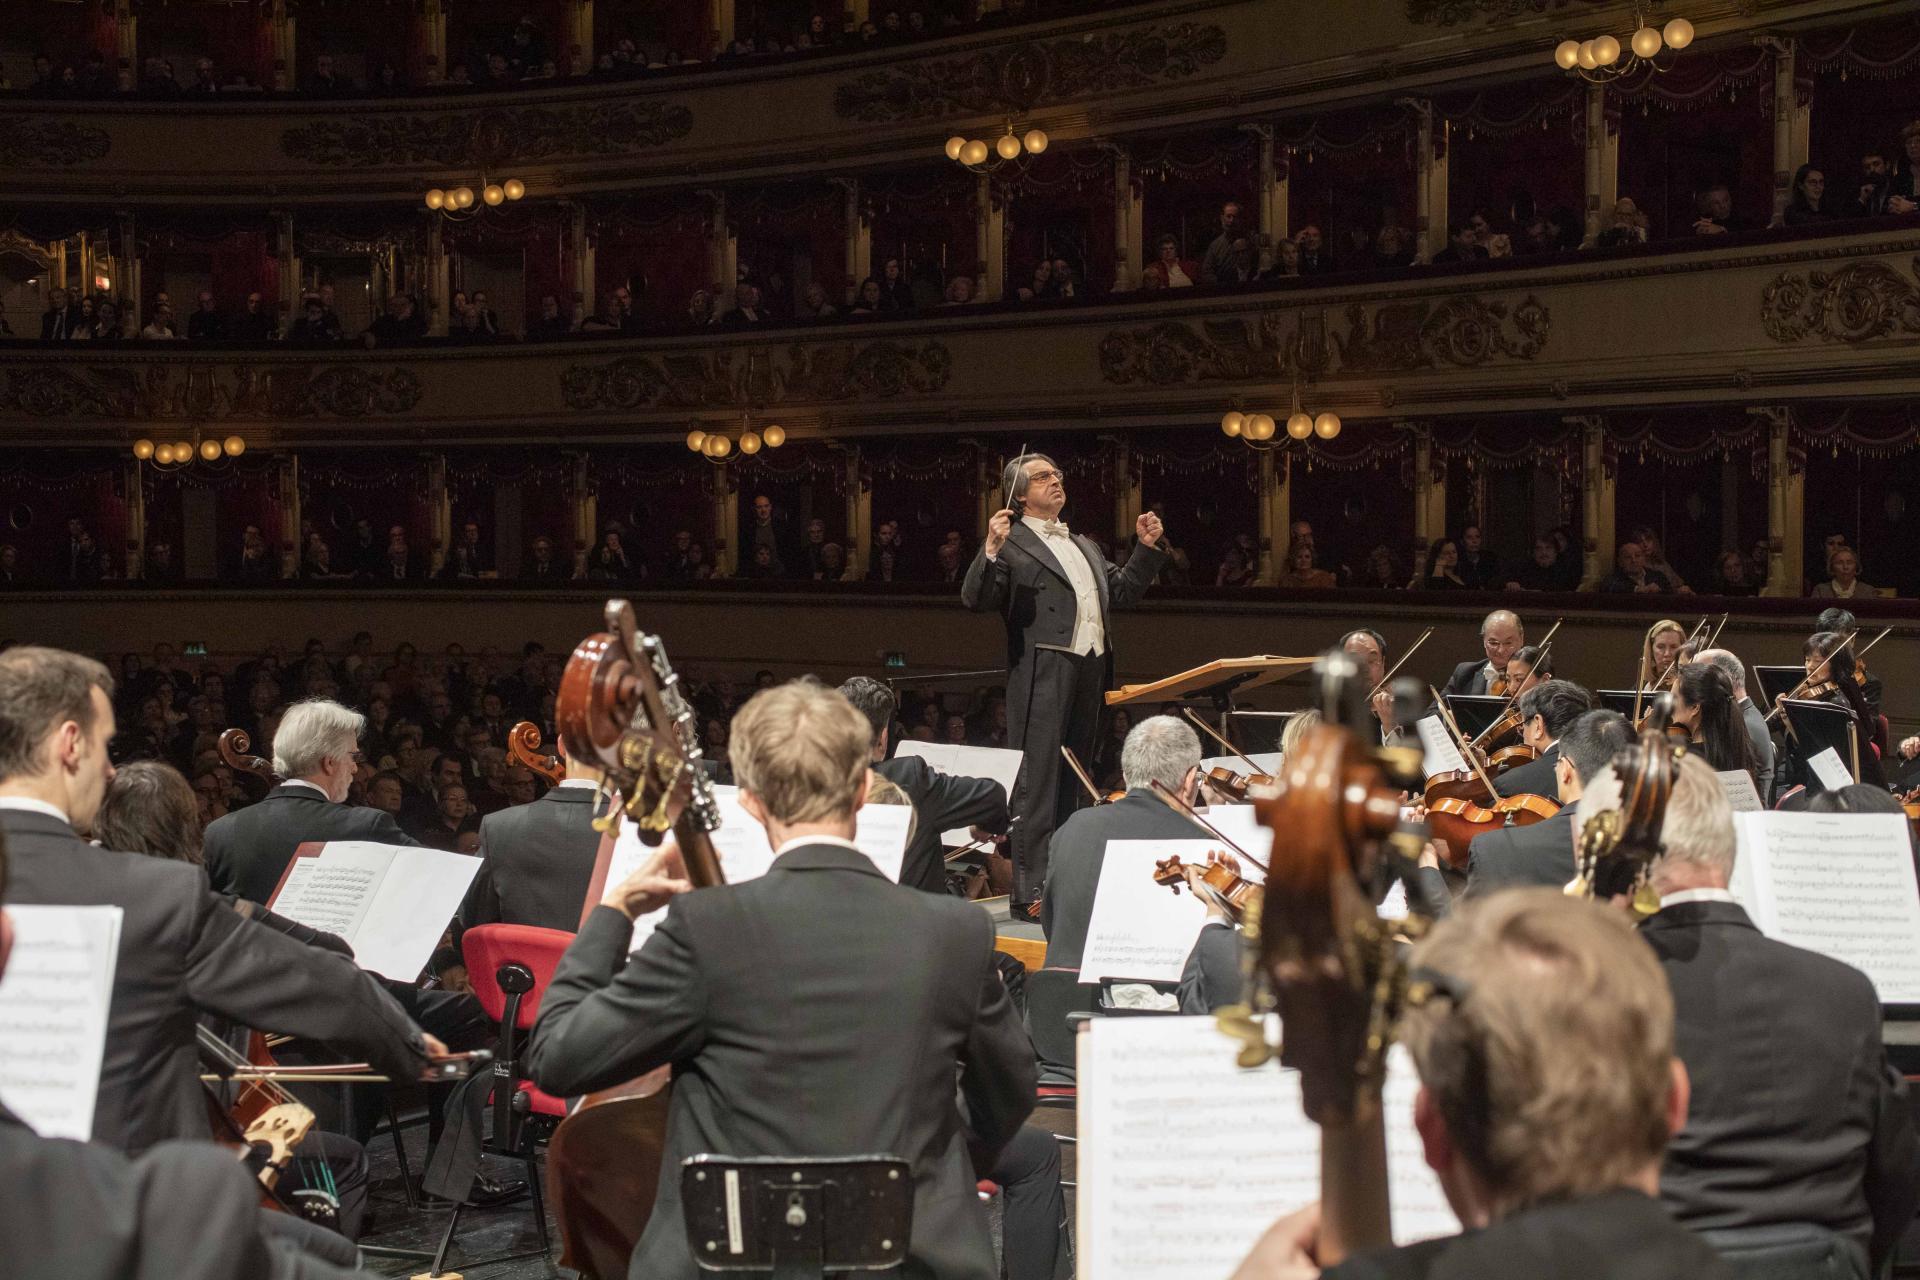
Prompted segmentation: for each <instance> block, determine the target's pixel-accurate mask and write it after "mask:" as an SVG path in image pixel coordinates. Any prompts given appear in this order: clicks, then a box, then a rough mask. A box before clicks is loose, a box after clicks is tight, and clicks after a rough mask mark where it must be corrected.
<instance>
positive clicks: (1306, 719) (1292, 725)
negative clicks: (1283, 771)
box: [1280, 707, 1320, 759]
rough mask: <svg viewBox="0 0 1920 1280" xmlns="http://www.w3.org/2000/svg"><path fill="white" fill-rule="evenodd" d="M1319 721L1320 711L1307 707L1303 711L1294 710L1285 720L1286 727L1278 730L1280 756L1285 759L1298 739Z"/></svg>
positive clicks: (1291, 752) (1290, 753)
mask: <svg viewBox="0 0 1920 1280" xmlns="http://www.w3.org/2000/svg"><path fill="white" fill-rule="evenodd" d="M1319 723H1320V713H1319V712H1318V711H1315V710H1313V709H1312V708H1311V707H1309V708H1308V709H1307V710H1305V711H1296V712H1294V713H1293V715H1292V716H1291V717H1289V718H1288V720H1287V727H1286V728H1284V729H1282V730H1281V731H1280V756H1281V758H1282V759H1285V758H1286V757H1287V756H1290V755H1292V754H1293V749H1294V747H1296V746H1298V745H1299V743H1300V739H1302V738H1304V737H1306V736H1307V730H1309V729H1311V728H1313V726H1315V725H1317V724H1319Z"/></svg>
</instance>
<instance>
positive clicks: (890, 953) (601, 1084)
mask: <svg viewBox="0 0 1920 1280" xmlns="http://www.w3.org/2000/svg"><path fill="white" fill-rule="evenodd" d="M630 934H631V930H630V929H629V927H628V924H627V919H626V917H625V916H623V915H621V914H620V913H619V912H617V911H615V910H613V909H612V908H611V907H605V906H601V907H596V908H594V911H593V914H592V915H591V916H590V917H588V919H587V921H586V923H585V925H583V926H582V928H581V930H580V934H579V937H577V938H576V939H575V940H574V943H573V946H571V947H570V948H568V950H567V954H566V956H565V957H564V958H563V959H562V960H561V962H560V968H559V970H558V972H557V973H555V975H554V979H553V984H552V986H550V987H549V988H548V990H547V994H546V997H545V999H544V1000H543V1001H542V1002H541V1006H540V1020H539V1022H538V1024H537V1025H536V1026H535V1027H534V1033H533V1042H532V1048H531V1052H530V1055H529V1064H530V1066H531V1068H532V1073H533V1078H534V1079H535V1080H536V1081H537V1082H538V1083H539V1085H540V1087H541V1088H542V1089H545V1090H547V1091H549V1092H551V1093H556V1094H562V1095H569V1096H570V1095H575V1094H581V1093H586V1092H589V1091H591V1090H594V1089H601V1088H606V1087H608V1086H610V1085H614V1084H618V1083H619V1082H621V1081H623V1080H629V1079H632V1078H633V1077H634V1076H636V1075H639V1074H641V1073H642V1072H645V1071H648V1070H651V1069H653V1068H655V1067H658V1066H662V1065H666V1064H671V1065H672V1066H673V1094H672V1101H671V1103H670V1113H669V1117H668V1121H667V1152H666V1158H665V1161H664V1164H665V1168H666V1170H667V1176H665V1177H663V1178H662V1179H661V1180H660V1191H659V1195H658V1196H657V1197H656V1199H655V1201H654V1210H653V1216H652V1218H651V1219H650V1220H649V1222H648V1223H647V1229H646V1233H645V1234H644V1235H643V1236H642V1237H641V1239H640V1245H639V1247H638V1248H637V1249H635V1250H634V1254H633V1261H632V1264H631V1266H630V1268H629V1275H631V1276H633V1277H635V1280H639V1278H640V1277H646V1278H647V1280H658V1278H660V1277H684V1278H687V1280H691V1277H693V1276H695V1275H696V1267H695V1264H694V1260H693V1256H692V1254H691V1253H690V1252H689V1250H688V1246H687V1229H686V1224H685V1223H684V1222H683V1221H682V1220H681V1207H680V1179H679V1177H678V1176H677V1170H678V1169H679V1167H680V1162H681V1161H682V1160H684V1159H685V1158H686V1157H688V1156H691V1155H695V1154H698V1153H702V1152H718V1153H724V1154H728V1155H734V1156H833V1155H841V1156H844V1155H854V1154H861V1153H869V1152H887V1153H891V1154H894V1155H898V1156H901V1157H903V1158H905V1159H906V1160H908V1161H909V1162H911V1164H912V1167H913V1178H914V1184H915V1190H914V1205H913V1241H912V1244H911V1245H910V1246H909V1251H908V1263H907V1274H909V1275H930V1276H941V1277H958V1278H961V1280H992V1278H993V1277H994V1276H995V1275H996V1274H997V1268H996V1267H995V1265H994V1262H993V1258H992V1254H991V1249H990V1247H989V1242H988V1235H987V1221H986V1216H985V1214H984V1212H983V1211H982V1209H981V1207H980V1202H979V1198H978V1197H977V1196H976V1195H975V1194H974V1172H973V1165H972V1163H971V1162H970V1160H969V1158H968V1146H967V1135H966V1134H965V1132H964V1131H963V1128H962V1124H961V1118H960V1113H959V1111H958V1109H957V1106H956V1098H955V1090H954V1077H955V1071H956V1068H957V1069H958V1070H959V1073H960V1080H961V1086H962V1092H963V1093H964V1094H965V1097H966V1101H967V1104H968V1113H969V1115H970V1118H971V1124H972V1128H973V1132H974V1136H975V1137H976V1138H977V1139H978V1141H979V1143H980V1144H981V1146H983V1147H985V1148H987V1149H991V1150H997V1149H998V1148H999V1147H1001V1146H1002V1145H1004V1144H1005V1143H1006V1142H1007V1140H1008V1139H1009V1138H1011V1137H1012V1136H1013V1134H1014V1133H1015V1132H1016V1131H1017V1130H1018V1129H1019V1127H1020V1124H1021V1122H1022V1121H1023V1120H1024V1119H1025V1118H1026V1116H1027V1113H1028V1112H1029V1111H1030V1110H1032V1107H1033V1090H1034V1066H1033V1046H1032V1044H1031V1043H1030V1042H1029V1041H1028V1039H1027V1034H1026V1031H1025V1030H1024V1029H1023V1028H1022V1027H1021V1025H1020V1018H1019V1015H1018V1014H1017V1013H1016V1012H1015V1011H1014V1008H1013V1004H1012V1001H1010V1000H1009V999H1008V997H1007V992H1006V988H1005V986H1004V985H1003V984H1002V983H1001V981H1000V976H999V973H998V972H997V970H996V969H995V967H994V960H993V925H992V922H991V921H990V920H989V919H988V918H987V916H986V913H985V912H983V911H981V910H980V908H978V907H976V906H974V905H973V904H972V903H968V902H961V901H958V900H956V899H951V898H944V897H936V896H934V895H933V894H929V893H921V892H918V891H917V890H913V889H907V888H903V887H901V886H899V885H896V884H894V883H893V882H892V881H890V880H888V879H887V878H886V876H884V875H882V874H881V873H880V872H879V871H878V870H877V869H876V868H875V867H874V865H873V863H872V862H871V861H870V860H869V859H868V858H867V857H866V856H865V855H864V854H861V853H859V852H857V851H855V850H853V849H849V848H846V847H844V846H842V845H834V844H815V845H806V846H802V847H800V848H796V849H792V850H789V851H788V852H786V853H783V854H781V855H780V856H779V858H778V859H776V860H775V862H774V865H773V869H772V870H771V871H769V872H768V873H767V874H766V875H765V876H762V877H761V878H759V879H758V880H750V881H747V882H746V883H744V884H737V885H724V886H720V887H716V888H711V889H701V890H697V891H695V892H693V893H688V894H685V895H682V896H681V897H678V898H675V899H674V900H673V903H672V905H671V906H670V907H669V908H668V909H667V912H666V916H665V918H664V919H663V920H662V921H661V923H660V927H659V928H658V929H657V930H656V931H655V932H654V934H653V936H652V937H651V938H649V939H648V940H647V943H646V945H645V946H643V947H642V948H641V949H640V951H639V952H638V953H637V954H636V955H634V957H633V958H632V959H631V960H629V959H628V957H627V945H628V939H629V937H630ZM982 1167H983V1168H984V1167H986V1166H985V1165H983V1166H982Z"/></svg>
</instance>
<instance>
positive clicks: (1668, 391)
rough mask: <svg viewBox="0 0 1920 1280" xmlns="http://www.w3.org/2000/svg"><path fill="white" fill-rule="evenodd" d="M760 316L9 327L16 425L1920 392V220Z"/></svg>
mask: <svg viewBox="0 0 1920 1280" xmlns="http://www.w3.org/2000/svg"><path fill="white" fill-rule="evenodd" d="M1135 299H1136V300H1134V301H1130V302H1112V303H1105V304H1098V305H1091V304H1090V305H1080V306H1071V305H1068V306H1028V307H990V308H982V309H977V310H976V309H957V310H954V311H951V312H946V311H936V312H930V313H923V314H921V315H919V316H918V317H916V318H912V319H905V320H899V321H887V322H878V323H866V322H863V321H861V320H858V319H856V320H851V321H843V322H839V323H823V324H817V325H806V326H795V327H790V328H783V329H772V330H763V331H753V332H744V333H743V332H739V331H735V330H705V331H698V332H691V333H687V334H684V335H680V336H665V337H659V338H643V339H614V340H593V341H589V340H573V341H566V342H557V343H524V344H523V343H513V342H508V343H502V344H498V345H491V346H482V347H444V346H438V347H436V346H430V345H429V346H420V347H406V348H396V349H384V350H366V349H362V348H357V347H345V348H338V349H325V350H317V351H316V350H302V349H295V348H291V347H287V346H284V345H280V346H261V347H252V348H247V347H233V348H202V347H196V346H189V345H187V344H175V343H159V342H132V343H126V344H114V345H111V346H109V345H106V344H100V345H90V344H85V343H78V344H63V345H60V346H53V347H50V346H42V345H39V344H35V343H24V342H22V343H7V344H0V438H4V439H5V440H6V441H7V442H9V443H11V444H20V445H66V446H72V445H89V444H98V445H102V446H105V445H123V444H125V443H126V442H129V441H131V440H133V439H136V438H138V437H140V436H143V435H145V436H153V435H154V433H155V432H156V431H158V432H161V433H162V434H164V432H165V430H166V429H168V428H169V427H171V426H178V427H186V428H195V429H198V428H206V429H214V428H217V429H218V431H219V432H220V433H221V434H222V435H225V434H238V435H241V436H243V437H245V438H246V439H247V440H248V442H249V443H250V444H251V445H255V446H260V447H314V446H329V445H333V446H339V445H356V444H372V443H381V442H386V443H402V442H416V441H418V442H432V443H434V444H436V445H453V444H458V443H461V442H477V441H489V440H491V441H503V440H525V441H551V442H554V443H555V444H556V445H558V444H563V443H566V442H569V441H575V442H586V441H594V440H605V441H632V440H666V439H672V438H676V437H678V436H680V435H682V434H684V433H685V432H686V431H687V430H688V428H689V425H690V424H692V423H696V422H700V423H707V424H713V423H722V424H728V425H737V424H738V422H739V420H740V417H741V415H742V414H745V413H752V414H754V415H755V416H756V417H758V418H759V419H760V420H761V421H769V420H773V419H776V418H777V420H778V421H779V422H780V423H781V424H782V425H784V426H785V427H786V428H787V430H788V432H789V434H791V435H793V436H795V437H796V438H800V437H806V436H821V435H831V436H850V437H851V436H863V435H865V436H896V435H907V434H937V433H949V434H951V433H954V432H957V431H969V430H992V429H1001V430H1007V431H1013V432H1019V431H1025V430H1034V431H1046V430H1071V429H1077V428H1089V429H1099V428H1107V429H1111V428H1113V427H1115V426H1124V425H1143V426H1163V427H1164V426H1178V425H1191V426H1193V427H1195V428H1205V429H1209V430H1217V429H1218V423H1219V420H1220V417H1221V415H1222V414H1223V413H1224V412H1226V411H1227V410H1228V409H1230V408H1245V409H1246V410H1248V411H1250V412H1251V411H1254V410H1264V411H1266V412H1270V413H1273V412H1277V413H1278V414H1279V416H1282V417H1283V418H1284V414H1285V410H1286V407H1287V406H1288V404H1289V400H1290V397H1291V395H1292V390H1293V388H1294V386H1295V385H1296V384H1297V385H1299V387H1300V388H1301V394H1302V396H1303V398H1304V399H1305V400H1306V401H1307V402H1308V403H1309V404H1310V405H1311V407H1312V409H1313V411H1314V412H1316V413H1317V412H1320V411H1323V410H1329V409H1330V410H1333V411H1334V412H1336V413H1338V414H1339V415H1340V416H1341V417H1342V418H1343V419H1345V420H1346V421H1347V422H1348V423H1349V424H1351V425H1352V426H1353V427H1355V428H1356V429H1362V428H1365V427H1367V426H1368V425H1369V424H1376V425H1380V426H1385V425H1387V424H1396V423H1405V422H1410V421H1411V422H1418V421H1420V420H1423V419H1437V418H1445V417H1459V416H1470V415H1487V414H1499V413H1511V412H1522V411H1524V412H1532V413H1539V412H1543V411H1544V412H1549V413H1563V414H1566V415H1579V414H1597V413H1606V412H1609V411H1616V410H1622V409H1632V408H1638V407H1654V406H1662V405H1667V406H1671V405H1693V404H1714V403H1719V404H1742V403H1744V404H1758V403H1768V404H1783V403H1791V402H1793V401H1794V400H1796V399H1824V400H1849V399H1857V400H1871V399H1886V398H1911V397H1914V396H1916V395H1920V345H1916V343H1915V342H1914V339H1915V337H1916V336H1920V225H1900V224H1895V225H1891V226H1889V225H1881V226H1877V227H1874V228H1873V229H1872V230H1871V231H1866V232H1862V233H1859V234H1852V235H1840V236H1827V237H1819V238H1803V237H1797V236H1795V235H1793V234H1791V233H1787V234H1784V235H1779V236H1766V237H1761V238H1760V239H1758V240H1756V241H1750V242H1747V243H1740V244H1732V245H1727V246H1724V247H1715V248H1708V249H1697V248H1693V247H1691V246H1690V245H1684V246H1682V247H1679V248H1667V249H1665V250H1664V251H1658V252H1655V251H1647V252H1643V253H1626V254H1624V255H1608V256H1598V257H1596V256H1588V255H1570V256H1568V257H1564V258H1561V259H1556V260H1551V261H1546V262H1537V261H1529V260H1524V259H1522V260H1512V261H1509V262H1505V263H1500V264H1495V265H1494V266H1492V267H1491V268H1482V269H1478V270H1464V271H1462V270H1452V271H1450V270H1447V269H1434V270H1431V271H1427V272H1423V273H1420V274H1418V275H1416V276H1413V277H1405V276H1403V277H1399V278H1391V279H1368V278H1364V277H1361V278H1353V279H1348V280H1340V281H1336V282H1334V283H1331V284H1325V285H1315V284H1313V283H1311V282H1308V283H1307V284H1306V286H1305V287H1297V288H1291V289H1284V290H1263V291H1258V292H1231V293H1220V292H1212V291H1203V290H1197V289H1196V290H1180V291H1175V292H1171V293H1158V294H1152V295H1135Z"/></svg>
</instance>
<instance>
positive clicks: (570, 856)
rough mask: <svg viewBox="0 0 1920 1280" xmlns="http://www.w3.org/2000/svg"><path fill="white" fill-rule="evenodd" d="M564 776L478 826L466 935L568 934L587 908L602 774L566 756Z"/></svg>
mask: <svg viewBox="0 0 1920 1280" xmlns="http://www.w3.org/2000/svg"><path fill="white" fill-rule="evenodd" d="M560 750H561V754H562V755H564V756H565V757H566V761H567V776H566V777H565V778H564V779H562V780H561V782H560V783H559V785H557V786H555V787H554V788H553V789H552V790H551V791H549V792H547V794H546V795H544V796H541V797H540V798H539V799H538V800H535V801H534V802H533V803H532V804H517V805H513V806H511V807H509V808H506V809H502V810H500V811H499V812H498V813H491V814H488V815H487V816H486V817H485V818H482V819H481V820H480V874H479V875H477V876H475V877H474V880H473V887H472V888H471V889H469V890H468V891H467V900H466V904H465V905H464V906H462V907H461V908H460V923H461V924H462V925H463V926H464V927H466V928H469V929H471V928H473V927H474V926H475V925H482V924H519V925H531V926H533V927H534V928H537V929H559V930H561V931H563V932H566V933H572V932H573V931H574V930H576V929H578V928H579V927H580V916H581V913H582V912H583V911H584V910H585V909H586V902H587V886H588V884H589V882H591V881H592V879H593V864H594V861H595V859H596V858H597V857H598V856H599V853H600V841H601V839H602V836H601V834H600V832H598V831H596V830H594V827H593V812H594V796H595V795H596V794H597V793H598V788H599V785H600V771H599V770H597V769H595V768H593V767H592V766H590V765H588V764H586V763H585V762H583V761H581V760H580V759H579V758H578V757H577V756H576V755H575V754H574V753H573V752H571V751H568V750H567V748H566V744H565V743H564V742H563V743H562V744H561V747H560Z"/></svg>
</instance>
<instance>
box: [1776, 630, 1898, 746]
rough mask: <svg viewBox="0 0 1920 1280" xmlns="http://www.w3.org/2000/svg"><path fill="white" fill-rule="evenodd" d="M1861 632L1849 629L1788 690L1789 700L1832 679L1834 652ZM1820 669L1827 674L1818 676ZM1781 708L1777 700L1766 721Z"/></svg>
mask: <svg viewBox="0 0 1920 1280" xmlns="http://www.w3.org/2000/svg"><path fill="white" fill-rule="evenodd" d="M1891 630H1893V628H1892V627H1888V628H1887V631H1891ZM1887 631H1882V632H1881V633H1880V635H1879V636H1875V637H1874V638H1873V642H1874V644H1878V643H1880V636H1884V635H1886V634H1887ZM1859 634H1860V632H1859V631H1858V630H1853V631H1849V632H1847V638H1846V639H1844V640H1842V641H1841V642H1840V643H1839V644H1837V645H1835V646H1833V653H1829V654H1827V655H1825V656H1824V657H1822V658H1821V659H1820V665H1819V666H1817V667H1815V668H1814V669H1813V671H1809V672H1808V673H1807V678H1806V679H1805V680H1802V681H1801V682H1800V683H1799V684H1797V685H1795V686H1793V688H1792V690H1791V691H1789V692H1788V694H1787V700H1788V701H1789V702H1791V701H1792V700H1793V699H1795V698H1797V697H1799V696H1800V695H1801V694H1803V693H1805V692H1806V691H1807V690H1809V689H1811V688H1813V686H1815V685H1816V684H1819V683H1820V682H1821V680H1831V679H1832V678H1833V668H1832V667H1831V666H1829V665H1828V664H1829V663H1831V662H1832V661H1833V654H1834V653H1838V652H1840V651H1841V650H1842V649H1844V648H1846V647H1847V646H1848V645H1850V644H1852V643H1853V638H1854V637H1855V636H1857V635H1859ZM1872 647H1873V645H1868V646H1867V649H1871V648H1872ZM1860 652H1861V653H1865V652H1866V649H1862V650H1861V651H1860ZM1859 656H1860V655H1859V654H1855V655H1854V658H1855V660H1856V661H1858V659H1859ZM1819 671H1824V672H1826V674H1825V675H1824V676H1820V677H1818V678H1816V677H1815V675H1814V672H1819ZM1781 710H1782V708H1781V706H1780V704H1779V703H1777V702H1776V703H1774V704H1773V710H1771V711H1769V712H1767V720H1766V722H1767V723H1769V724H1771V723H1772V722H1773V718H1774V717H1775V716H1777V715H1779V714H1780V712H1781ZM1786 723H1787V728H1788V729H1789V730H1791V729H1792V728H1793V721H1791V720H1789V721H1787V722H1786ZM1796 736H1797V735H1796Z"/></svg>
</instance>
